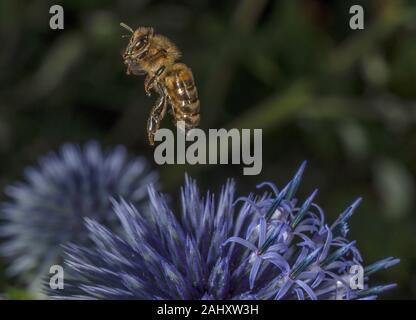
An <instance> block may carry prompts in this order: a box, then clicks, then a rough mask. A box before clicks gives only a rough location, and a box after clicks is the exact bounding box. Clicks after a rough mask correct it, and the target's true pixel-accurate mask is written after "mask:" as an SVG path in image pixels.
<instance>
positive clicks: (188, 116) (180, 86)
mask: <svg viewBox="0 0 416 320" xmlns="http://www.w3.org/2000/svg"><path fill="white" fill-rule="evenodd" d="M165 81H166V89H167V93H168V95H169V101H170V103H171V106H172V111H173V115H174V117H175V120H176V121H184V122H185V126H186V128H188V129H189V128H193V127H196V126H197V125H198V124H199V100H198V91H197V89H196V86H195V82H194V77H193V75H192V71H191V70H190V69H189V68H188V67H187V66H186V65H184V64H183V63H176V64H174V65H173V66H172V68H171V69H170V70H169V71H168V72H167V74H166V78H165Z"/></svg>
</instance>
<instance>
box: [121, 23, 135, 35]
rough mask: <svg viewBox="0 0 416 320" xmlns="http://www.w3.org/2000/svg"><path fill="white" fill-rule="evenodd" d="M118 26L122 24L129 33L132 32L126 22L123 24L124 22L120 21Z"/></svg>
mask: <svg viewBox="0 0 416 320" xmlns="http://www.w3.org/2000/svg"><path fill="white" fill-rule="evenodd" d="M120 26H122V27H123V28H125V29H127V30H129V31H130V32H131V33H134V31H133V29H132V28H130V27H129V26H128V25H127V24H125V23H124V22H120Z"/></svg>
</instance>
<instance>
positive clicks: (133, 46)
mask: <svg viewBox="0 0 416 320" xmlns="http://www.w3.org/2000/svg"><path fill="white" fill-rule="evenodd" d="M120 25H121V26H122V27H123V28H126V29H127V30H128V31H130V32H131V33H132V35H131V37H130V41H129V44H128V45H127V48H126V50H125V51H124V55H123V57H124V58H125V59H129V58H130V59H131V58H139V59H140V56H141V55H142V54H143V53H144V52H146V51H147V50H148V49H149V46H150V40H151V39H152V37H153V28H148V27H139V28H137V29H136V31H133V29H132V28H130V27H129V26H127V25H126V24H124V23H120Z"/></svg>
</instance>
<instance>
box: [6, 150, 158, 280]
mask: <svg viewBox="0 0 416 320" xmlns="http://www.w3.org/2000/svg"><path fill="white" fill-rule="evenodd" d="M24 178H25V180H24V182H18V183H14V184H12V185H10V186H8V187H7V188H6V194H7V195H8V197H9V199H8V201H7V202H6V203H3V204H2V205H1V213H0V219H1V220H4V221H3V225H2V227H1V229H0V235H1V236H2V237H4V238H6V241H5V242H4V243H3V244H2V246H1V247H0V253H1V254H2V255H3V256H6V257H7V258H8V259H9V260H10V261H12V263H11V265H10V267H9V269H8V271H9V273H10V274H12V275H21V276H25V277H26V278H27V279H28V280H29V279H30V281H32V280H33V277H32V276H33V275H34V276H35V277H37V276H43V275H44V274H45V272H48V271H47V270H49V268H50V266H51V264H53V263H54V262H57V259H60V256H61V253H62V247H61V245H62V244H64V243H66V242H67V241H70V242H74V243H78V244H86V243H87V242H88V241H89V238H88V234H87V232H86V229H85V227H84V218H86V217H89V218H93V219H94V220H95V221H98V222H100V223H102V224H103V225H106V226H111V227H112V228H113V227H114V228H115V226H117V225H119V223H118V221H117V219H116V218H115V215H114V214H113V211H112V205H111V203H110V198H112V197H116V196H122V197H123V198H124V199H126V201H129V202H131V203H132V204H134V205H136V206H138V207H142V206H144V205H145V203H147V190H146V189H147V185H148V184H150V183H154V182H156V180H157V176H156V174H155V173H153V172H150V171H149V170H148V167H147V163H146V161H145V160H144V159H143V158H132V157H130V156H129V155H128V153H127V151H126V149H125V148H124V147H122V146H117V147H115V148H113V149H110V150H107V151H104V150H103V149H102V148H101V147H100V145H99V144H98V143H96V142H89V143H87V144H86V145H85V146H84V147H80V146H78V145H74V144H66V145H64V146H63V147H62V148H61V149H60V151H59V152H58V153H54V152H53V153H50V154H48V155H46V156H45V157H42V158H41V159H40V160H39V163H38V165H37V166H35V167H29V168H27V169H26V171H25V174H24ZM29 275H31V276H29Z"/></svg>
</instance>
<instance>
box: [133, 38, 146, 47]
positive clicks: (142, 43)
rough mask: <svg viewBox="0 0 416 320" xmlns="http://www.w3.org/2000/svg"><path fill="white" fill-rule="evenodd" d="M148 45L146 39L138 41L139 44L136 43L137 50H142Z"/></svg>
mask: <svg viewBox="0 0 416 320" xmlns="http://www.w3.org/2000/svg"><path fill="white" fill-rule="evenodd" d="M146 43H147V39H146V38H142V39H140V40H139V41H137V43H136V45H135V47H136V49H140V48H142V47H143V46H145V45H146Z"/></svg>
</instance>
